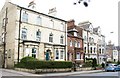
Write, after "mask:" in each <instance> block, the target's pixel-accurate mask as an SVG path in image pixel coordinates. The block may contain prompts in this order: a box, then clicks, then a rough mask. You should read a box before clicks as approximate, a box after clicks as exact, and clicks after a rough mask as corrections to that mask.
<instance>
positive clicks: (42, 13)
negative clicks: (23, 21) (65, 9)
mask: <svg viewBox="0 0 120 78" xmlns="http://www.w3.org/2000/svg"><path fill="white" fill-rule="evenodd" d="M9 3H10V4H12V5H15V6H17V7H19V8H21V9H25V10H28V11H32V12H35V13H38V14H41V15H44V16H47V17H50V18H54V19H57V20H61V21H64V22H67V21H66V20H63V19H60V18H57V17H54V16H50V15H47V14H44V13H40V12H38V11H35V10H32V9H28V8H25V7H21V6H19V5H17V4H14V3H11V2H9Z"/></svg>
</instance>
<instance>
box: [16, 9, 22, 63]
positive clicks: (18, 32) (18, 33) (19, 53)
mask: <svg viewBox="0 0 120 78" xmlns="http://www.w3.org/2000/svg"><path fill="white" fill-rule="evenodd" d="M21 13H22V8H20V17H19V31H18V58H17V63H19V59H20V58H19V55H20V27H21Z"/></svg>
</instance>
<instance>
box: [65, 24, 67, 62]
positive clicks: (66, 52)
mask: <svg viewBox="0 0 120 78" xmlns="http://www.w3.org/2000/svg"><path fill="white" fill-rule="evenodd" d="M66 40H67V24H65V61H67V44H66V42H67V41H66Z"/></svg>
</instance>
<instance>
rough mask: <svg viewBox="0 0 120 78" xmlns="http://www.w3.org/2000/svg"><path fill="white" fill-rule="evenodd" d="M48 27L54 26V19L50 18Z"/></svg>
mask: <svg viewBox="0 0 120 78" xmlns="http://www.w3.org/2000/svg"><path fill="white" fill-rule="evenodd" d="M49 27H50V28H53V27H54V21H53V20H50V24H49Z"/></svg>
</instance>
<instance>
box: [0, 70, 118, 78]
mask: <svg viewBox="0 0 120 78" xmlns="http://www.w3.org/2000/svg"><path fill="white" fill-rule="evenodd" d="M119 76H120V72H87V73H86V72H84V73H80V72H77V73H76V72H70V73H48V74H31V73H27V72H19V71H14V70H5V69H3V70H2V78H119Z"/></svg>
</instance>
